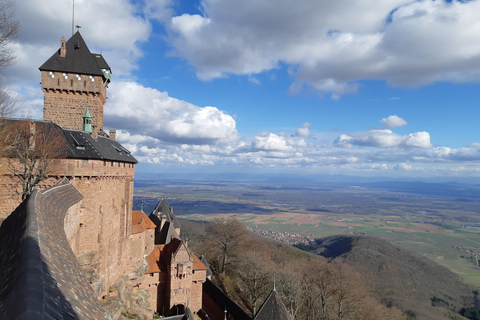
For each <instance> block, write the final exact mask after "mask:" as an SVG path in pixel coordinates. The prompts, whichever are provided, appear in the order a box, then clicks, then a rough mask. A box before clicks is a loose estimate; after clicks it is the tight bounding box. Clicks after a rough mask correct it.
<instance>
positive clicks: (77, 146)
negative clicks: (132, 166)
mask: <svg viewBox="0 0 480 320" xmlns="http://www.w3.org/2000/svg"><path fill="white" fill-rule="evenodd" d="M63 132H64V134H65V138H66V140H67V141H68V145H69V146H70V154H69V158H80V159H96V160H113V161H120V162H130V163H137V162H138V161H137V159H135V158H134V157H133V156H132V154H131V153H130V151H128V150H127V149H125V148H124V147H123V146H122V145H121V144H120V143H119V142H118V141H116V140H113V139H110V138H108V137H103V136H100V135H99V136H98V139H97V140H95V139H94V138H93V136H92V135H91V134H90V133H89V132H86V131H81V130H73V129H63Z"/></svg>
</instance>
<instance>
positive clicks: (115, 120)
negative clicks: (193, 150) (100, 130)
mask: <svg viewBox="0 0 480 320" xmlns="http://www.w3.org/2000/svg"><path fill="white" fill-rule="evenodd" d="M105 115H106V118H105V120H106V125H107V126H110V127H113V126H116V127H118V128H121V129H124V130H127V131H129V132H130V133H134V134H141V135H148V136H151V137H154V138H156V139H158V140H162V141H167V142H174V143H186V144H217V143H226V142H232V141H234V140H236V138H237V129H236V122H235V120H234V119H233V118H232V117H231V116H230V115H228V114H226V113H224V112H223V111H221V110H219V109H217V108H215V107H210V106H207V107H198V106H195V105H193V104H191V103H188V102H186V101H182V100H179V99H175V98H172V97H170V96H169V95H168V93H166V92H160V91H158V90H156V89H152V88H146V87H143V86H141V85H140V84H138V83H135V82H117V83H112V84H111V86H110V98H109V100H108V103H107V104H106V105H105Z"/></svg>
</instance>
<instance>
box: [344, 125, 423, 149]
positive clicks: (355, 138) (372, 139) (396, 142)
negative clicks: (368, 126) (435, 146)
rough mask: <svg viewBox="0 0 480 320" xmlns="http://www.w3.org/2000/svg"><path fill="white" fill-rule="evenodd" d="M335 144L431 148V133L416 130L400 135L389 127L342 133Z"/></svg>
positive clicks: (345, 146)
mask: <svg viewBox="0 0 480 320" xmlns="http://www.w3.org/2000/svg"><path fill="white" fill-rule="evenodd" d="M335 145H336V146H338V147H341V148H353V147H354V146H360V147H377V148H430V147H431V146H432V144H431V142H430V134H429V133H428V132H425V131H422V132H415V133H410V134H408V135H404V136H402V135H399V134H396V133H393V132H392V130H389V129H375V130H370V131H368V132H356V133H349V134H342V135H340V136H339V137H338V138H337V139H335Z"/></svg>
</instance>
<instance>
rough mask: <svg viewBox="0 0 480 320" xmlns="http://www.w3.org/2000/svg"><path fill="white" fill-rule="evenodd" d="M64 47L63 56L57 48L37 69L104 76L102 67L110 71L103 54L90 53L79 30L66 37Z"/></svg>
mask: <svg viewBox="0 0 480 320" xmlns="http://www.w3.org/2000/svg"><path fill="white" fill-rule="evenodd" d="M65 48H66V53H65V57H61V56H60V49H58V51H56V52H55V53H54V54H53V55H52V56H51V57H50V58H49V59H48V60H47V61H45V63H44V64H42V66H41V67H40V68H39V69H40V70H41V71H56V72H65V73H78V74H86V75H95V76H102V77H104V78H105V74H104V72H103V71H102V69H106V70H108V71H109V72H110V73H111V70H110V67H109V66H108V64H107V62H106V61H105V59H104V58H103V56H102V55H101V54H99V53H94V54H92V53H91V52H90V49H88V46H87V44H86V43H85V41H84V40H83V38H82V36H81V35H80V32H78V31H77V32H76V33H75V34H74V35H73V36H72V37H71V38H70V39H68V41H67V42H66V43H65Z"/></svg>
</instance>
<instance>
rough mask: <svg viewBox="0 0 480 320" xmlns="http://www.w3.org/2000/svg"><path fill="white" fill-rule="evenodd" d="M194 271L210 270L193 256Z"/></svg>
mask: <svg viewBox="0 0 480 320" xmlns="http://www.w3.org/2000/svg"><path fill="white" fill-rule="evenodd" d="M193 270H195V271H197V270H208V268H207V266H206V265H204V264H203V262H202V261H201V260H200V259H199V258H198V257H197V256H196V255H193Z"/></svg>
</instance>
